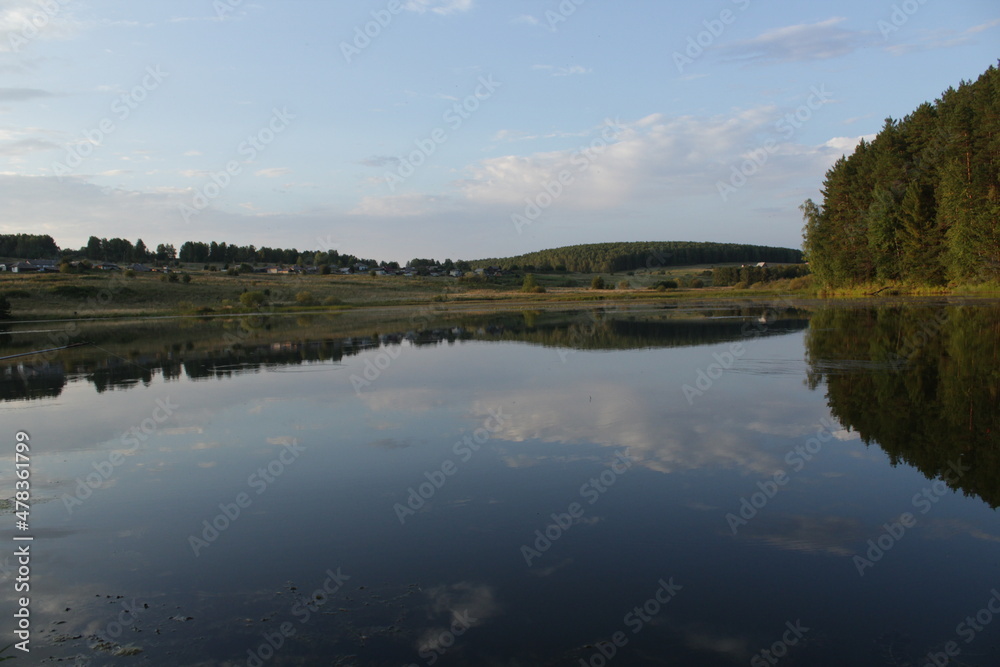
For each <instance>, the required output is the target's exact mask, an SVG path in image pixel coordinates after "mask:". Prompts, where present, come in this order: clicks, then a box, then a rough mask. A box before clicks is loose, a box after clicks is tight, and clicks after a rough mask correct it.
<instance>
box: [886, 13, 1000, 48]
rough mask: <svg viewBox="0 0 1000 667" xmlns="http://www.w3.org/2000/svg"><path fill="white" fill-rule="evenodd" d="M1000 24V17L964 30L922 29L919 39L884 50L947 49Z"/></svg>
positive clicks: (968, 42) (964, 43)
mask: <svg viewBox="0 0 1000 667" xmlns="http://www.w3.org/2000/svg"><path fill="white" fill-rule="evenodd" d="M998 25H1000V19H996V20H995V21H989V22H987V23H981V24H979V25H975V26H972V27H971V28H967V29H966V30H962V31H958V30H951V29H948V28H941V29H940V30H929V31H924V32H923V34H922V35H921V37H920V39H919V40H918V41H916V42H913V43H910V44H895V45H893V46H889V47H887V48H886V51H888V52H889V53H891V54H892V55H894V56H903V55H907V54H909V53H919V52H921V51H933V50H935V49H949V48H952V47H955V46H964V45H966V44H972V43H973V42H975V35H977V34H979V33H981V32H984V31H986V30H989V29H991V28H995V27H997V26H998Z"/></svg>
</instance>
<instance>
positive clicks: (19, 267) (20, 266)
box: [10, 262, 41, 273]
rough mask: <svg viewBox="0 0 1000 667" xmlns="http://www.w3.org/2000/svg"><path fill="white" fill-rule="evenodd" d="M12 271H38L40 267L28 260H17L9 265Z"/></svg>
mask: <svg viewBox="0 0 1000 667" xmlns="http://www.w3.org/2000/svg"><path fill="white" fill-rule="evenodd" d="M10 270H11V271H12V272H13V273H38V272H39V271H40V270H41V269H39V267H37V266H35V265H33V264H31V263H30V262H18V263H17V264H14V265H12V266H11V268H10Z"/></svg>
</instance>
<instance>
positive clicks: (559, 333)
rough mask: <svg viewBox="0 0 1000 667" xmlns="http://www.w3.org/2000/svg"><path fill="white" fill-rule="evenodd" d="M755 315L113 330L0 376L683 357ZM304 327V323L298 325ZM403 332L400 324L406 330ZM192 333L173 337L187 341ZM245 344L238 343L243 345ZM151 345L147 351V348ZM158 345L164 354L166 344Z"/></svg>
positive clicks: (13, 390) (26, 378) (131, 375)
mask: <svg viewBox="0 0 1000 667" xmlns="http://www.w3.org/2000/svg"><path fill="white" fill-rule="evenodd" d="M751 313H752V314H753V315H754V317H759V316H760V313H761V310H760V309H756V310H755V311H747V312H745V313H744V312H743V311H732V310H727V311H720V314H721V315H724V316H725V317H721V316H720V317H718V318H709V317H703V318H698V319H683V318H677V317H671V316H669V315H659V314H646V315H636V314H628V313H623V312H606V311H592V312H586V313H576V314H573V315H571V316H569V317H567V315H566V314H565V313H547V312H525V313H513V314H509V315H496V316H489V317H483V316H479V317H477V316H459V317H456V318H454V319H453V320H452V321H449V322H448V323H447V324H446V325H442V326H437V327H432V328H427V329H422V330H419V331H416V330H401V331H395V332H391V333H376V332H372V333H371V334H369V335H362V336H350V337H330V338H323V339H320V340H308V339H307V340H302V339H301V338H300V339H296V336H295V334H294V329H283V328H282V327H281V326H275V327H274V328H273V330H272V331H269V327H270V324H271V322H270V321H267V322H262V323H261V326H259V327H257V329H258V330H259V332H260V333H261V334H262V335H264V332H266V338H268V339H269V340H266V341H265V340H255V341H253V342H251V341H249V340H247V341H245V342H237V343H235V344H234V342H233V341H234V338H235V337H234V336H232V335H231V334H230V335H228V336H227V335H226V334H227V333H228V332H227V331H226V330H225V329H223V330H221V331H217V333H216V336H215V338H214V339H208V340H205V339H204V338H203V339H201V340H200V341H199V345H198V346H196V345H195V344H194V342H193V341H192V340H177V339H176V338H175V339H173V340H171V339H169V338H167V337H166V335H167V334H164V336H163V337H162V338H160V339H157V337H156V336H155V335H154V334H153V333H152V332H150V331H146V338H145V339H143V338H142V337H140V336H137V333H136V332H135V331H131V332H127V331H126V332H122V331H117V330H110V331H109V332H108V337H107V339H100V346H99V347H88V348H79V349H77V350H73V351H71V352H67V353H66V355H65V356H60V357H58V359H59V362H58V363H56V362H52V363H45V364H40V365H34V366H33V365H31V363H30V361H31V357H28V358H26V363H24V364H20V365H18V366H8V367H6V368H3V369H0V400H18V399H29V398H42V397H46V396H58V395H59V394H60V393H61V391H62V389H63V387H64V386H65V385H66V382H67V380H68V379H85V380H86V381H89V382H91V383H93V385H94V387H95V388H96V389H97V391H98V392H104V391H110V390H115V389H128V388H130V387H134V386H138V385H149V384H150V383H151V382H152V381H153V380H154V378H155V377H157V376H160V377H162V378H163V379H164V380H166V381H171V380H176V379H178V378H180V377H181V376H182V375H186V376H187V377H188V378H190V379H192V380H201V379H207V378H224V377H230V376H234V375H239V374H243V373H254V372H258V371H260V370H262V369H268V368H278V367H283V366H300V365H305V364H311V363H319V362H330V361H333V362H338V361H340V360H342V359H343V358H345V357H351V356H354V355H358V354H361V353H362V352H364V351H366V350H372V349H377V348H380V347H383V346H393V345H403V344H407V345H411V346H414V347H426V346H434V345H440V344H442V343H453V342H455V341H463V340H477V341H492V342H508V341H509V342H521V343H528V344H533V345H545V346H550V347H561V348H572V349H594V350H615V349H622V350H626V349H637V348H655V347H680V346H691V345H705V344H711V343H719V342H727V341H731V340H739V339H740V338H742V337H744V336H746V335H748V334H747V331H746V328H747V323H748V319H747V317H749V316H750V315H751ZM770 317H771V319H770V320H769V321H768V322H767V323H766V326H765V327H763V329H761V325H760V324H759V323H758V322H757V320H756V319H753V320H752V322H753V327H752V330H753V332H754V335H761V333H763V334H765V335H766V334H773V335H777V334H782V333H787V332H789V331H798V330H801V329H804V328H805V327H806V326H807V323H808V320H807V319H806V318H805V317H804V316H803V315H802V314H800V313H796V312H784V313H782V314H781V319H777V318H778V314H772V315H771V316H770ZM292 322H293V323H297V324H301V322H296V321H294V320H293V321H292ZM397 325H398V324H397ZM189 327H190V323H188V324H187V325H185V326H183V327H180V328H178V329H177V331H172V332H170V333H171V334H173V335H175V336H176V335H178V332H179V335H181V336H183V335H185V332H187V331H188V329H189ZM237 340H238V339H237ZM140 343H141V344H145V347H144V348H140V347H139V345H140ZM157 343H158V344H157Z"/></svg>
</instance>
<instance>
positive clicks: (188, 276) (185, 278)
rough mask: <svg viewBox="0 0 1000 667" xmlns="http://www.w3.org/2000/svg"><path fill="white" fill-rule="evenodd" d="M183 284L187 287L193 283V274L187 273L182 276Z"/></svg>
mask: <svg viewBox="0 0 1000 667" xmlns="http://www.w3.org/2000/svg"><path fill="white" fill-rule="evenodd" d="M181 282H183V283H184V284H185V285H187V284H188V283H189V282H191V274H189V273H185V274H184V275H182V276H181Z"/></svg>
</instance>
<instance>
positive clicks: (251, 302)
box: [240, 292, 267, 308]
mask: <svg viewBox="0 0 1000 667" xmlns="http://www.w3.org/2000/svg"><path fill="white" fill-rule="evenodd" d="M265 303H267V297H266V296H265V295H264V293H263V292H243V294H240V304H241V305H242V306H243V307H244V308H260V307H261V306H263V305H264V304H265Z"/></svg>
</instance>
